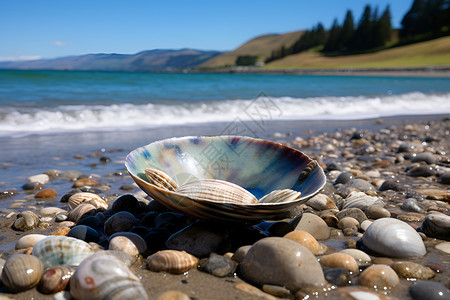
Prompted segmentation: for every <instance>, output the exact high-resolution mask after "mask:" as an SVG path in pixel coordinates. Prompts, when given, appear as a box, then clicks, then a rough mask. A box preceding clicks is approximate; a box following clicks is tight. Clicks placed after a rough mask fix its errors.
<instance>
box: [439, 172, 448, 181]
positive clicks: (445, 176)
mask: <svg viewBox="0 0 450 300" xmlns="http://www.w3.org/2000/svg"><path fill="white" fill-rule="evenodd" d="M437 181H438V182H439V183H441V184H450V172H444V173H442V174H439V177H438V179H437Z"/></svg>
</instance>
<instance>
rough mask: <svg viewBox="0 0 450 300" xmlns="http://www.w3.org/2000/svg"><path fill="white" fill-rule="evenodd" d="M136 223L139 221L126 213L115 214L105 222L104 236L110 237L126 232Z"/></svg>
mask: <svg viewBox="0 0 450 300" xmlns="http://www.w3.org/2000/svg"><path fill="white" fill-rule="evenodd" d="M138 222H139V220H138V219H136V217H135V216H133V215H132V214H130V213H129V212H127V211H121V212H118V213H115V214H114V215H112V216H111V217H109V219H108V220H106V222H105V225H104V230H105V234H106V235H112V234H113V233H115V232H120V231H128V230H130V229H131V228H132V227H133V226H134V225H136V224H137V223H138Z"/></svg>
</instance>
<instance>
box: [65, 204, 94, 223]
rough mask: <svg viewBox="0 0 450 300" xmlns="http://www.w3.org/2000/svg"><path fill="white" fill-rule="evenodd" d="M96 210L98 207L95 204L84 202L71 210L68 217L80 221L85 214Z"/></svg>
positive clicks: (73, 220)
mask: <svg viewBox="0 0 450 300" xmlns="http://www.w3.org/2000/svg"><path fill="white" fill-rule="evenodd" d="M95 212H96V209H95V206H94V205H92V204H87V203H86V204H85V203H83V204H80V205H78V206H77V207H75V208H74V209H73V210H71V211H70V212H69V214H68V215H67V219H68V220H69V221H72V222H78V221H79V220H80V219H81V218H82V217H83V215H85V214H86V215H87V216H89V215H91V214H94V213H95Z"/></svg>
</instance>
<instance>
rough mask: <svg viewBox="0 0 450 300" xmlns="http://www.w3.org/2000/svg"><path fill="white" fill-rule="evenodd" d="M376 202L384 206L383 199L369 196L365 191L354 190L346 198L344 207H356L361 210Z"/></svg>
mask: <svg viewBox="0 0 450 300" xmlns="http://www.w3.org/2000/svg"><path fill="white" fill-rule="evenodd" d="M375 204H376V205H380V206H384V203H383V201H382V200H381V199H379V198H378V197H374V196H369V195H367V194H365V193H363V192H357V191H353V192H351V193H350V194H349V195H348V196H347V198H345V199H344V205H343V207H342V209H346V208H351V207H356V208H359V209H361V210H365V209H366V208H368V207H369V206H371V205H375Z"/></svg>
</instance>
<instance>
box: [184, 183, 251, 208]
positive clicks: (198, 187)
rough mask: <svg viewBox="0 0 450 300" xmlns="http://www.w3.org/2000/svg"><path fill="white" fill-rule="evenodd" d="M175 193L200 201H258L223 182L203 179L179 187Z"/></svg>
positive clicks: (233, 202)
mask: <svg viewBox="0 0 450 300" xmlns="http://www.w3.org/2000/svg"><path fill="white" fill-rule="evenodd" d="M176 192H177V193H179V194H182V195H185V196H187V197H189V198H192V199H195V200H200V201H212V202H221V203H232V204H241V205H243V204H255V203H257V202H258V200H257V199H256V198H255V196H253V195H252V194H251V193H250V192H249V191H247V190H246V189H244V188H242V187H240V186H238V185H236V184H234V183H231V182H228V181H224V180H218V179H203V180H197V181H192V182H189V183H186V184H184V185H182V186H180V187H179V188H178V189H177V190H176Z"/></svg>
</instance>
